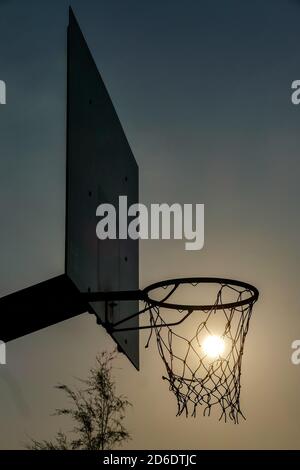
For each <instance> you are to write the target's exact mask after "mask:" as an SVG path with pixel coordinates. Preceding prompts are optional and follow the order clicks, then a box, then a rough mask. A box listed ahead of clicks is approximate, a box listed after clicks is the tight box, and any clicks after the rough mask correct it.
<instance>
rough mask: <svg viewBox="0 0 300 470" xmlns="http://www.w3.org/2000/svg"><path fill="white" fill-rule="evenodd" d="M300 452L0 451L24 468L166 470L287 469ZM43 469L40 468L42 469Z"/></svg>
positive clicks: (1, 457)
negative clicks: (214, 468) (171, 469)
mask: <svg viewBox="0 0 300 470" xmlns="http://www.w3.org/2000/svg"><path fill="white" fill-rule="evenodd" d="M299 457H300V451H281V450H274V451H255V450H253V451H251V450H242V451H240V450H237V451H234V450H228V451H224V450H216V451H205V450H163V451H162V450H145V451H141V450H140V451H134V450H132V451H121V450H120V451H104V452H103V451H84V450H83V451H79V452H78V451H52V450H51V451H45V452H43V451H42V452H41V451H0V465H1V464H4V463H5V464H8V465H9V464H17V463H20V464H21V465H22V467H24V466H26V468H27V465H28V468H29V466H30V467H31V468H32V465H34V464H35V463H36V464H37V465H40V464H41V463H44V462H47V466H49V465H51V464H52V465H53V464H54V465H57V464H61V463H63V464H64V465H65V467H67V468H71V467H72V468H87V466H88V468H90V467H91V466H92V467H94V466H95V467H96V468H105V465H106V467H107V466H108V467H110V466H114V467H115V468H124V469H125V468H136V467H140V466H141V465H143V466H145V465H149V468H157V467H158V468H163V467H165V466H169V465H171V466H172V467H173V466H174V465H175V466H180V467H181V468H186V469H196V468H199V466H200V465H201V466H203V465H204V464H205V465H207V467H208V468H211V466H212V464H213V463H214V464H215V463H216V464H219V465H220V466H222V467H223V466H225V468H227V465H226V464H229V465H230V468H235V467H236V466H239V467H244V466H245V462H246V461H247V463H250V465H251V464H254V463H257V464H258V463H259V464H260V466H261V464H265V465H266V468H269V467H270V464H271V463H272V461H273V459H274V460H275V459H276V463H280V464H282V465H284V468H286V467H287V465H288V464H289V463H298V461H299ZM39 468H40V467H39Z"/></svg>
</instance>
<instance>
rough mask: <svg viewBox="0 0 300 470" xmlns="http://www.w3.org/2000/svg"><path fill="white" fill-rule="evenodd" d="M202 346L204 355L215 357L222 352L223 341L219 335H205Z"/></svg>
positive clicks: (223, 347)
mask: <svg viewBox="0 0 300 470" xmlns="http://www.w3.org/2000/svg"><path fill="white" fill-rule="evenodd" d="M202 348H203V351H204V353H205V355H206V356H208V357H210V358H212V359H215V358H217V357H219V356H221V354H222V353H223V352H224V349H225V342H224V340H223V338H221V337H220V336H216V335H211V336H207V337H206V338H205V340H204V341H203V344H202Z"/></svg>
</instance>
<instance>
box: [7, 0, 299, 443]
mask: <svg viewBox="0 0 300 470" xmlns="http://www.w3.org/2000/svg"><path fill="white" fill-rule="evenodd" d="M69 3H71V5H72V6H73V8H74V11H75V13H76V15H77V18H78V20H79V22H80V24H81V27H82V29H83V32H84V34H85V37H86V39H87V41H88V44H89V46H90V49H91V51H92V53H93V55H94V58H95V60H96V63H97V65H98V67H99V70H100V72H101V74H102V77H103V79H104V81H105V83H106V85H107V88H108V90H109V92H110V95H111V97H112V100H113V102H114V105H115V107H116V109H117V112H118V114H119V117H120V119H121V122H122V124H123V127H124V129H125V132H126V134H127V137H128V140H129V142H130V145H131V147H132V150H133V153H134V154H135V157H136V160H137V162H138V164H139V168H140V199H141V201H142V202H145V203H151V202H180V203H184V202H193V203H204V204H205V207H206V213H205V216H206V219H205V222H206V230H205V246H204V249H203V250H202V251H199V252H187V251H185V250H184V243H183V242H181V241H169V242H168V241H143V242H142V243H141V244H140V286H141V287H143V286H145V285H147V284H148V283H150V282H154V281H156V280H160V279H164V278H169V277H176V276H186V275H189V276H190V275H211V276H220V277H233V278H237V279H242V280H244V281H248V282H251V283H253V284H254V285H256V286H257V287H258V288H259V290H260V292H261V297H260V300H259V302H258V303H257V304H256V306H255V310H254V315H253V318H252V321H251V325H250V331H249V334H248V337H247V340H246V349H245V355H244V362H243V375H242V407H243V411H244V413H245V414H246V417H247V421H245V422H241V424H240V425H238V426H235V425H234V424H232V423H228V424H225V423H222V422H221V423H219V422H218V415H214V416H212V417H211V418H204V417H202V415H201V412H200V410H199V413H198V416H197V418H196V419H193V418H190V419H187V420H186V419H185V418H184V417H180V418H176V416H175V414H176V403H175V399H174V397H173V396H172V395H171V394H170V392H169V391H168V387H167V385H166V382H163V381H162V380H161V376H162V374H163V373H164V370H163V365H162V364H161V361H160V359H159V356H158V352H157V350H156V346H155V343H154V342H153V344H152V345H151V348H149V349H148V350H144V347H143V346H144V344H145V342H146V339H147V335H146V334H142V335H141V350H140V352H141V371H140V372H137V371H136V370H135V369H134V368H133V366H132V365H131V364H130V363H129V362H128V361H127V360H126V358H125V357H123V356H121V355H120V357H119V359H118V362H117V364H116V366H117V367H118V368H117V370H116V371H115V376H116V381H117V384H118V388H119V391H120V392H122V393H125V394H126V395H127V396H128V398H129V399H130V401H132V403H133V405H134V406H133V408H132V410H130V411H129V413H128V419H127V425H128V427H129V429H130V431H131V432H132V436H133V440H132V441H131V442H130V443H129V444H128V448H141V449H143V448H148V449H149V448H161V449H163V448H165V449H168V448H169V449H170V448H174V449H176V448H178V449H180V448H182V449H184V448H199V449H205V448H210V449H213V448H300V446H299V442H300V428H299V422H300V403H299V394H300V366H298V367H296V366H293V365H292V364H291V361H290V356H291V342H292V341H293V340H294V339H298V338H300V302H299V294H298V293H299V281H300V271H299V266H300V263H299V261H300V256H299V249H298V245H299V243H298V240H299V235H300V222H299V220H300V219H299V217H298V214H299V209H298V200H299V192H300V190H299V173H300V157H299V138H300V132H299V131H300V107H296V106H293V105H292V104H291V100H290V94H291V90H290V87H291V82H292V81H293V80H295V79H300V58H299V50H298V49H299V40H300V29H299V18H300V2H297V1H296V0H294V1H292V0H290V1H284V0H252V1H251V2H241V1H240V0H227V1H226V2H224V1H222V0H215V1H212V0H206V1H204V0H198V1H195V0H194V1H191V0H187V1H185V2H183V1H176V0H172V1H166V0H163V1H161V0H159V1H158V0H152V1H151V2H150V1H143V2H140V1H134V0H126V1H121V0H118V1H117V0H109V1H108V0H107V1H96V0H85V1H83V0H78V1H73V2H70V1H68V2H67V1H65V0H51V1H46V0H44V1H37V0H28V1H26V2H24V1H20V0H6V1H0V79H2V80H5V81H6V83H7V105H6V106H1V107H0V188H1V199H0V214H1V230H0V294H3V295H5V294H7V293H9V292H13V291H15V290H18V289H21V288H23V287H26V286H29V285H31V284H34V283H36V282H39V281H42V280H44V279H47V278H49V277H52V276H55V275H58V274H60V273H62V272H63V269H64V220H65V213H64V198H65V100H66V26H67V21H68V8H67V7H68V5H69ZM20 314H21V313H20ZM42 314H43V309H42V306H41V315H42ZM1 318H2V322H5V312H1ZM16 321H17V319H16ZM0 337H1V334H0ZM112 347H113V342H112V341H111V340H110V338H109V337H108V335H107V334H106V333H105V331H104V330H103V329H102V328H101V327H99V326H97V325H96V322H95V318H94V317H93V316H89V315H88V314H85V315H82V316H80V317H77V318H75V319H72V320H68V321H66V322H65V323H61V324H58V325H55V326H53V327H50V328H47V329H45V330H43V331H40V332H37V333H34V334H32V335H30V336H27V337H24V338H21V339H19V340H16V341H13V342H11V343H9V344H8V348H7V349H8V351H7V360H8V364H7V366H5V367H3V366H0V387H1V403H0V420H1V432H0V447H1V448H3V449H8V448H22V447H24V443H25V442H26V441H27V439H28V436H29V435H30V436H33V437H36V438H39V439H40V438H51V436H53V434H54V432H55V431H56V430H57V429H58V427H59V426H61V427H62V428H63V429H64V428H66V429H68V426H64V421H63V419H61V420H60V418H54V417H51V416H50V414H51V413H52V411H53V409H54V408H56V407H59V406H60V405H63V403H64V398H63V396H61V395H60V394H59V392H58V391H56V390H54V389H53V385H54V384H56V383H57V382H61V381H64V382H68V383H70V384H73V383H74V377H76V376H77V377H78V376H79V377H84V376H85V375H86V374H87V371H88V369H89V367H90V366H91V365H93V363H94V357H95V355H96V353H97V352H100V351H102V350H104V349H106V348H109V349H111V348H112Z"/></svg>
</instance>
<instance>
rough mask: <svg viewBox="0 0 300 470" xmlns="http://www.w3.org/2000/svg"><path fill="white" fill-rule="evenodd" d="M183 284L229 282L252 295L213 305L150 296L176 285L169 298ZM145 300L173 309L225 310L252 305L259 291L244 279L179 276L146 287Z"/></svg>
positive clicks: (144, 291)
mask: <svg viewBox="0 0 300 470" xmlns="http://www.w3.org/2000/svg"><path fill="white" fill-rule="evenodd" d="M181 284H221V285H222V284H224V285H226V284H228V285H229V286H230V285H232V286H236V287H242V288H244V289H246V290H249V291H250V293H251V295H250V296H249V297H247V298H246V299H243V300H239V301H236V302H229V303H225V304H217V305H215V304H211V305H188V304H175V303H169V302H165V300H155V299H152V298H151V297H150V296H149V293H150V292H151V291H153V290H155V289H160V288H166V287H168V286H172V285H174V289H173V290H172V291H171V293H169V294H168V295H167V296H166V297H165V299H167V298H169V297H170V296H171V295H172V293H173V292H174V291H175V290H176V289H177V287H178V286H180V285H181ZM142 294H143V300H144V301H145V302H146V303H148V304H149V305H152V306H155V307H160V308H167V309H172V310H182V311H184V310H188V311H193V310H202V311H203V310H211V309H214V310H224V309H232V308H236V307H241V306H243V305H250V304H254V302H256V301H257V299H258V296H259V292H258V289H257V288H256V287H254V286H252V285H251V284H248V283H247V282H243V281H237V280H234V279H224V278H219V277H185V278H177V279H167V280H165V281H160V282H156V283H154V284H151V285H150V286H147V287H145V289H143V291H142Z"/></svg>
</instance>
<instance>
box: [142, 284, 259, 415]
mask: <svg viewBox="0 0 300 470" xmlns="http://www.w3.org/2000/svg"><path fill="white" fill-rule="evenodd" d="M196 285H197V284H195V286H196ZM171 287H172V286H171ZM201 288H202V289H203V286H201ZM174 290H175V291H176V286H175V289H174V287H172V293H173V292H174ZM230 296H231V297H232V299H233V301H234V302H239V301H241V300H244V299H245V298H248V297H249V303H247V304H246V305H243V306H239V307H231V308H220V306H222V305H225V304H226V303H228V299H229V297H230ZM167 297H169V295H167ZM214 298H215V299H216V301H215V303H214V304H213V305H212V306H211V307H210V308H209V309H208V310H204V311H195V310H194V311H193V310H191V311H189V312H188V321H185V322H184V323H183V324H182V325H185V327H184V330H183V327H182V325H181V326H180V330H179V331H180V334H179V332H178V331H177V328H176V327H171V326H168V323H170V311H169V312H168V318H167V319H166V316H165V311H164V310H165V309H164V308H162V307H158V306H153V305H151V304H149V305H148V308H149V314H150V324H151V327H152V329H151V333H150V337H149V339H148V342H147V344H146V347H148V345H149V341H150V339H151V336H152V334H153V333H154V334H155V336H156V342H157V346H158V351H159V354H160V356H161V358H162V360H163V363H164V365H165V369H166V373H167V375H166V376H164V377H163V379H165V380H166V381H168V383H169V389H170V391H172V392H173V393H174V395H175V397H176V399H177V405H178V412H177V415H181V414H182V413H185V414H186V416H188V415H189V414H191V415H192V416H196V411H197V409H198V407H199V406H201V407H202V410H203V414H204V416H208V415H210V414H211V410H212V409H218V410H219V419H220V420H221V419H224V420H225V421H226V420H227V419H228V418H229V419H230V420H232V421H233V422H234V423H238V421H239V417H240V416H242V417H243V418H244V415H243V413H242V411H241V408H240V390H241V384H240V379H241V365H242V356H243V351H244V343H245V337H246V335H247V332H248V328H249V321H250V317H251V313H252V307H253V303H254V302H253V301H252V300H251V291H249V289H245V288H239V287H236V286H234V287H233V286H230V285H228V284H222V285H221V286H218V289H217V293H216V296H215V297H214ZM217 306H219V308H218V309H217V308H216V307H217ZM176 313H177V312H176ZM178 314H179V315H183V314H186V312H183V311H180V310H178ZM191 332H192V334H191ZM193 333H195V334H193ZM216 333H217V334H216ZM185 336H186V337H185ZM207 338H217V340H216V339H215V340H213V343H214V342H215V343H216V344H215V345H214V344H212V347H210V348H207V347H205V344H206V343H207ZM220 345H221V347H220ZM218 347H219V348H221V349H220V350H218ZM207 349H208V350H207Z"/></svg>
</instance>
